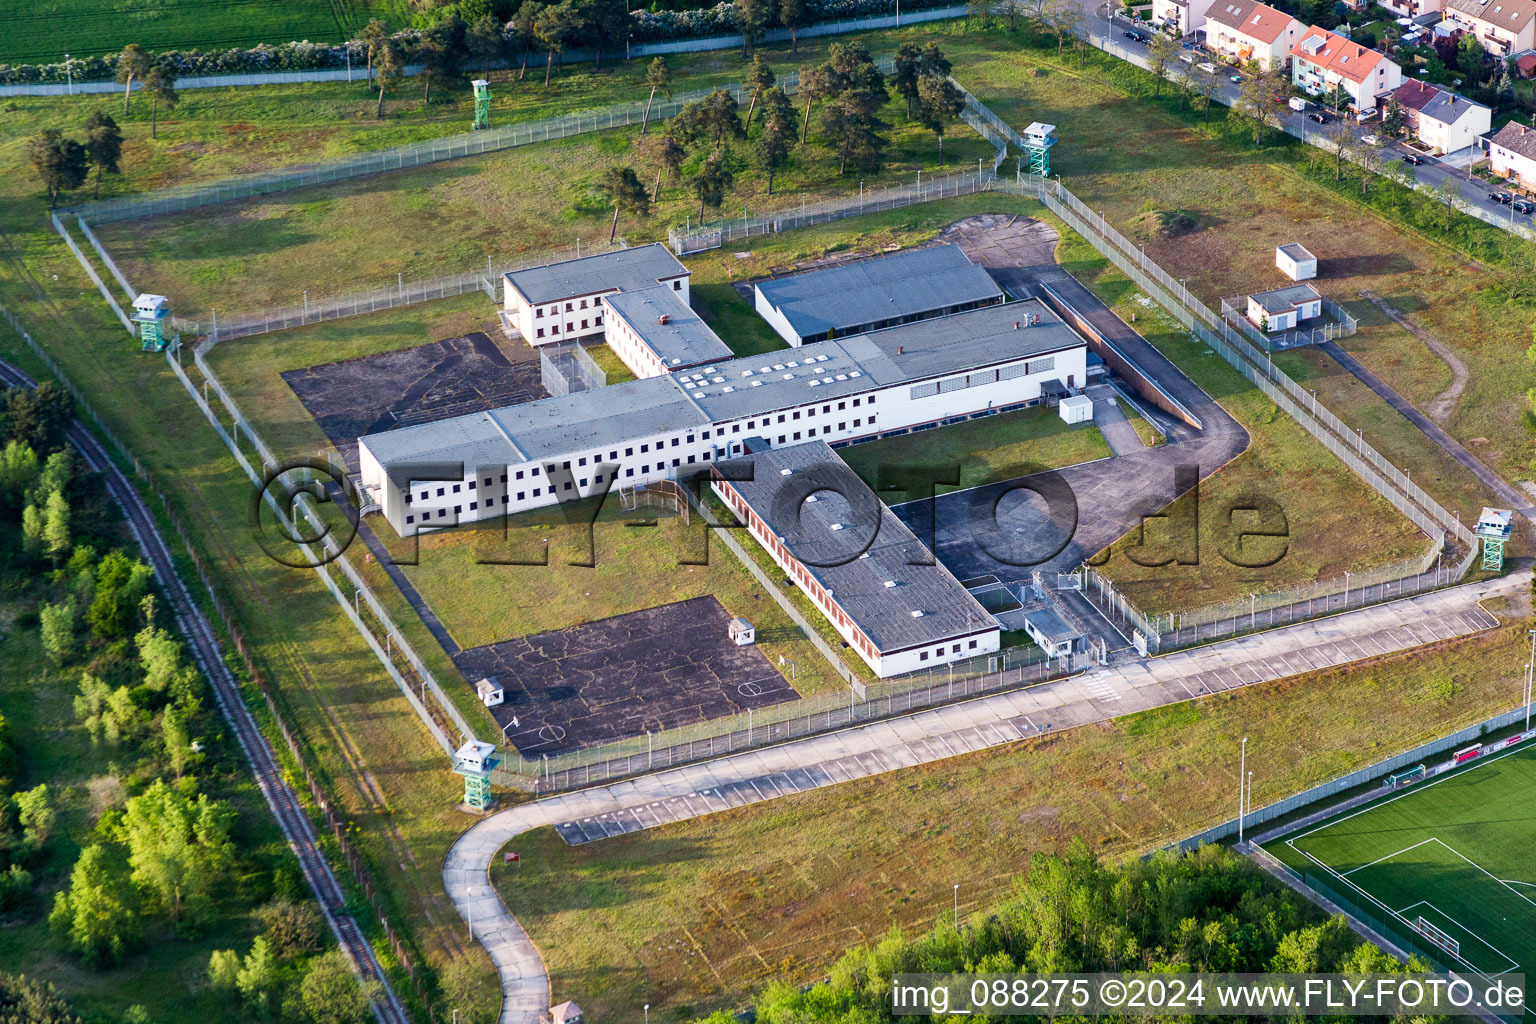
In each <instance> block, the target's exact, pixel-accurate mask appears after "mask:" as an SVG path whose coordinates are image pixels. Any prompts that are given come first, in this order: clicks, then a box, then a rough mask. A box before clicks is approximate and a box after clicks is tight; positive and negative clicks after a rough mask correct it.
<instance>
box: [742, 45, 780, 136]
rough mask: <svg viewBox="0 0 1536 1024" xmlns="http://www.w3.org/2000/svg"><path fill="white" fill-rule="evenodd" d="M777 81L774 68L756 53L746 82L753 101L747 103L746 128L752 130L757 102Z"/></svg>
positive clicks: (748, 69) (748, 70)
mask: <svg viewBox="0 0 1536 1024" xmlns="http://www.w3.org/2000/svg"><path fill="white" fill-rule="evenodd" d="M775 81H777V79H776V78H775V77H774V74H773V68H771V67H769V66H768V62H767V61H766V60H764V59H763V55H762V54H760V53H754V54H753V55H752V64H751V66H750V67H748V68H747V77H746V79H745V82H744V84H745V85H747V86H748V87H749V88H751V90H752V102H751V103H749V104H747V120H746V123H745V124H744V125H743V127H744V128H745V130H747V131H751V130H752V114H753V113H754V112H755V111H756V110H757V102H758V100H760V99H761V98H762V96H763V92H764V91H765V90H767V89H769V88H771V87H772V86H773V83H774V82H775Z"/></svg>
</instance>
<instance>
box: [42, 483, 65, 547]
mask: <svg viewBox="0 0 1536 1024" xmlns="http://www.w3.org/2000/svg"><path fill="white" fill-rule="evenodd" d="M43 550H44V551H45V552H46V553H47V555H48V557H49V558H51V559H53V562H54V564H55V565H57V564H58V562H59V559H60V558H63V557H64V555H65V554H67V553H68V552H69V502H68V501H67V500H65V498H64V492H63V491H54V492H52V493H51V494H49V495H48V503H47V505H46V506H45V508H44V511H43Z"/></svg>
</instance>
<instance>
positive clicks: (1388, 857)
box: [1334, 836, 1439, 909]
mask: <svg viewBox="0 0 1536 1024" xmlns="http://www.w3.org/2000/svg"><path fill="white" fill-rule="evenodd" d="M1438 841H1439V840H1437V839H1435V837H1434V836H1430V837H1429V838H1428V839H1421V840H1420V841H1419V842H1417V843H1414V844H1413V845H1412V846H1405V847H1403V848H1402V849H1401V850H1398V851H1397V852H1396V853H1389V854H1387V855H1386V856H1385V857H1382V858H1379V859H1378V860H1373V861H1371V862H1370V863H1369V864H1361V865H1360V866H1359V867H1357V868H1350V869H1349V870H1348V871H1335V872H1334V873H1335V874H1337V875H1338V876H1339V877H1340V878H1348V877H1349V876H1350V875H1352V874H1354V873H1355V872H1356V871H1364V870H1365V869H1366V868H1373V867H1375V866H1376V865H1377V864H1380V863H1381V862H1382V861H1384V860H1391V859H1392V858H1393V857H1397V856H1399V855H1401V854H1404V853H1407V852H1408V851H1409V850H1417V849H1418V848H1419V847H1421V846H1423V845H1424V844H1425V843H1434V842H1438ZM1436 909H1439V908H1436Z"/></svg>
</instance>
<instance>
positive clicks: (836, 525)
mask: <svg viewBox="0 0 1536 1024" xmlns="http://www.w3.org/2000/svg"><path fill="white" fill-rule="evenodd" d="M842 528H843V524H842V523H833V524H832V525H831V526H829V527H827V529H829V530H831V531H832V532H833V533H836V532H837V531H838V530H841V529H842Z"/></svg>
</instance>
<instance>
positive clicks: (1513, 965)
mask: <svg viewBox="0 0 1536 1024" xmlns="http://www.w3.org/2000/svg"><path fill="white" fill-rule="evenodd" d="M1420 907H1428V908H1429V909H1430V910H1433V911H1434V912H1435V913H1437V914H1439V915H1440V916H1441V917H1443V918H1445V919H1446V920H1447V921H1449V922H1451V923H1452V924H1454V925H1455V926H1456V927H1457V928H1460V929H1461V930H1462V931H1463V932H1466V933H1467V935H1468V936H1470V937H1472V938H1474V939H1476V940H1477V941H1478V942H1481V943H1482V944H1483V945H1485V946H1487V947H1488V948H1489V949H1491V950H1493V951H1494V952H1495V953H1497V954H1499V956H1501V957H1503V958H1504V959H1505V960H1508V961H1509V966H1508V967H1506V968H1504V969H1503V970H1502V971H1493V972H1491V973H1490V974H1488V977H1490V978H1497V977H1498V976H1499V975H1501V974H1508V973H1509V972H1510V971H1518V970H1519V969H1520V962H1519V961H1518V960H1516V959H1515V958H1514V957H1512V956H1510V955H1509V954H1508V953H1506V952H1504V951H1503V950H1502V949H1500V948H1499V947H1498V946H1495V945H1494V944H1493V943H1491V942H1489V941H1488V940H1487V939H1485V938H1483V936H1482V934H1481V933H1479V932H1478V931H1477V930H1476V929H1473V928H1468V927H1467V926H1466V925H1464V924H1462V923H1461V922H1460V921H1458V920H1457V919H1456V918H1454V917H1452V916H1451V915H1450V914H1447V913H1446V912H1445V911H1443V910H1441V909H1440V908H1439V907H1437V906H1435V904H1434V903H1432V902H1430V901H1429V900H1419V902H1417V903H1415V904H1412V905H1411V906H1407V907H1404V908H1403V909H1402V910H1399V911H1397V912H1396V913H1397V915H1398V916H1399V917H1401V918H1402V919H1403V920H1404V921H1405V922H1406V921H1407V920H1408V916H1407V915H1408V911H1410V910H1417V909H1418V908H1420ZM1417 916H1420V917H1422V916H1423V915H1422V914H1420V915H1417ZM1418 934H1420V935H1423V934H1424V933H1423V932H1419V933H1418ZM1432 944H1433V945H1436V946H1439V943H1432ZM1440 948H1441V949H1445V947H1444V946H1440ZM1457 948H1458V952H1455V953H1451V955H1452V956H1454V957H1456V959H1458V960H1461V961H1462V962H1463V963H1466V964H1470V963H1471V962H1472V961H1470V960H1467V959H1466V958H1465V957H1463V956H1462V955H1461V953H1460V952H1459V949H1460V947H1459V946H1458V947H1457ZM1445 952H1447V953H1450V952H1451V951H1450V950H1448V949H1446V950H1445ZM1473 970H1476V968H1473ZM1478 973H1479V974H1481V973H1483V972H1481V971H1478Z"/></svg>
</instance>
